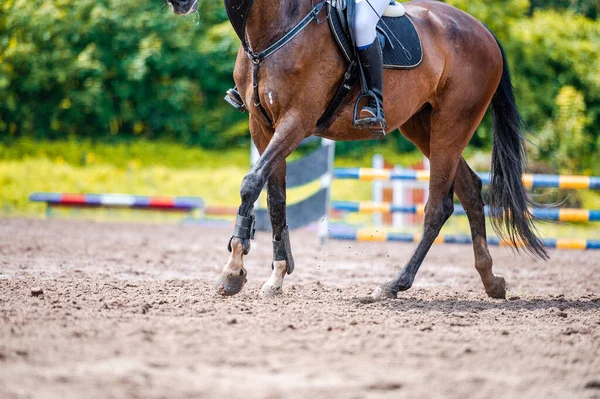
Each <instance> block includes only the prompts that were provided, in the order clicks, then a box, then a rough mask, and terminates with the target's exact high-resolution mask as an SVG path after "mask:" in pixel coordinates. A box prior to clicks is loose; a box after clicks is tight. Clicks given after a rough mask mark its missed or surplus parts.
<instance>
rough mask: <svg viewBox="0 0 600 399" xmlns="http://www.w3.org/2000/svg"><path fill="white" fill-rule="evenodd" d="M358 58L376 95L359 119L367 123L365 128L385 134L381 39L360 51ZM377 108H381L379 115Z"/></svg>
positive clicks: (362, 110) (369, 86)
mask: <svg viewBox="0 0 600 399" xmlns="http://www.w3.org/2000/svg"><path fill="white" fill-rule="evenodd" d="M358 56H359V58H360V63H361V65H362V68H363V72H364V74H365V81H366V84H367V87H368V88H369V90H371V91H372V92H373V93H374V94H375V98H373V97H370V98H369V102H368V104H367V105H366V106H365V107H363V108H362V109H361V110H360V114H359V117H360V119H361V120H365V121H366V122H367V124H366V126H364V127H367V128H369V129H371V130H380V131H383V132H384V133H385V129H386V128H387V123H386V122H385V113H384V112H383V54H382V53H381V45H380V44H379V39H375V42H374V43H373V44H372V45H370V46H369V47H368V48H366V49H364V50H358ZM376 101H377V102H379V107H377V105H378V104H377V103H376ZM377 108H379V111H380V112H379V114H378V112H377Z"/></svg>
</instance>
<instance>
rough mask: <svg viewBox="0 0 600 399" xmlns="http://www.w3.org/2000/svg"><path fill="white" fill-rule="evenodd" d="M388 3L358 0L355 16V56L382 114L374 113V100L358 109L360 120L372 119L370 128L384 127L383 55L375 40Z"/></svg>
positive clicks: (382, 0)
mask: <svg viewBox="0 0 600 399" xmlns="http://www.w3.org/2000/svg"><path fill="white" fill-rule="evenodd" d="M389 3H390V2H389V0H357V4H356V17H355V24H354V27H355V32H354V34H355V38H356V45H357V47H358V55H359V58H360V62H361V65H362V68H363V71H364V74H365V80H366V83H367V86H368V88H369V90H371V91H372V92H373V93H374V94H375V95H376V96H377V100H378V101H379V105H380V109H381V113H380V114H379V115H378V114H377V104H375V102H374V100H372V101H370V102H369V104H368V105H367V106H366V107H364V108H363V109H362V110H361V113H360V117H361V118H370V119H371V118H374V119H375V122H374V123H373V127H383V128H385V127H386V126H385V115H384V114H383V56H382V53H381V46H380V44H379V40H377V23H378V22H379V19H380V16H381V15H382V14H383V12H384V11H385V9H386V7H387V6H388V5H389Z"/></svg>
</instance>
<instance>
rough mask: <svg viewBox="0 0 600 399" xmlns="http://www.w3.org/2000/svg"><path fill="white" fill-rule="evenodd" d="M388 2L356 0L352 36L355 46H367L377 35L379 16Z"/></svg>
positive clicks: (386, 0) (385, 0)
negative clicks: (354, 39)
mask: <svg viewBox="0 0 600 399" xmlns="http://www.w3.org/2000/svg"><path fill="white" fill-rule="evenodd" d="M389 4H390V0H356V17H355V21H354V37H355V38H356V45H357V47H359V48H360V47H368V46H369V45H371V44H373V42H374V41H375V38H376V37H377V31H376V28H377V23H378V22H379V17H380V16H382V15H383V12H384V11H385V9H386V8H387V6H388V5H389Z"/></svg>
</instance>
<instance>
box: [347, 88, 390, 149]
mask: <svg viewBox="0 0 600 399" xmlns="http://www.w3.org/2000/svg"><path fill="white" fill-rule="evenodd" d="M365 98H369V99H372V100H374V101H373V102H374V103H375V113H376V115H377V116H375V117H373V118H360V117H359V115H360V111H361V110H362V108H361V107H360V102H361V101H362V100H363V99H365ZM352 126H354V127H355V128H356V129H369V130H370V131H371V137H372V138H373V139H375V140H380V139H382V138H384V137H385V129H387V123H386V121H385V118H384V116H383V108H382V107H381V102H380V101H379V98H378V97H377V96H376V95H375V93H374V92H373V91H372V90H369V91H367V92H366V93H363V94H361V95H360V96H358V99H357V100H356V104H354V118H353V120H352Z"/></svg>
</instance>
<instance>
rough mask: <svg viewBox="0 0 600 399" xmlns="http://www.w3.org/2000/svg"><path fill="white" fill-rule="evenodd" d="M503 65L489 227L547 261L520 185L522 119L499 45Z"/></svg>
mask: <svg viewBox="0 0 600 399" xmlns="http://www.w3.org/2000/svg"><path fill="white" fill-rule="evenodd" d="M498 46H499V47H500V51H501V53H502V61H503V63H504V67H503V71H502V79H501V80H500V84H499V85H498V89H497V90H496V93H495V94H494V98H493V99H492V119H493V125H494V147H493V150H492V169H491V181H490V186H489V191H488V201H489V207H490V216H491V221H492V227H493V228H494V231H495V232H496V233H497V234H498V236H499V237H500V238H507V239H508V241H509V242H510V243H511V244H512V245H513V246H514V247H515V248H517V249H518V248H519V247H524V248H525V250H526V251H527V252H529V253H530V254H532V255H534V256H537V257H539V258H541V259H548V252H547V251H546V247H545V245H544V242H543V241H542V240H541V239H540V238H539V237H538V236H537V230H536V228H535V226H534V225H533V221H534V218H533V216H532V215H531V212H530V211H529V209H528V206H529V205H533V204H534V202H533V201H531V200H530V199H529V198H528V196H527V193H526V191H525V187H524V186H523V181H522V176H523V168H524V166H525V165H526V163H527V154H526V152H525V137H524V135H523V132H522V129H523V118H522V117H521V114H520V113H519V110H518V109H517V105H516V103H515V96H514V93H513V86H512V82H511V79H510V72H509V70H508V63H507V62H506V55H505V53H504V49H503V48H502V46H501V45H500V42H498Z"/></svg>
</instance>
